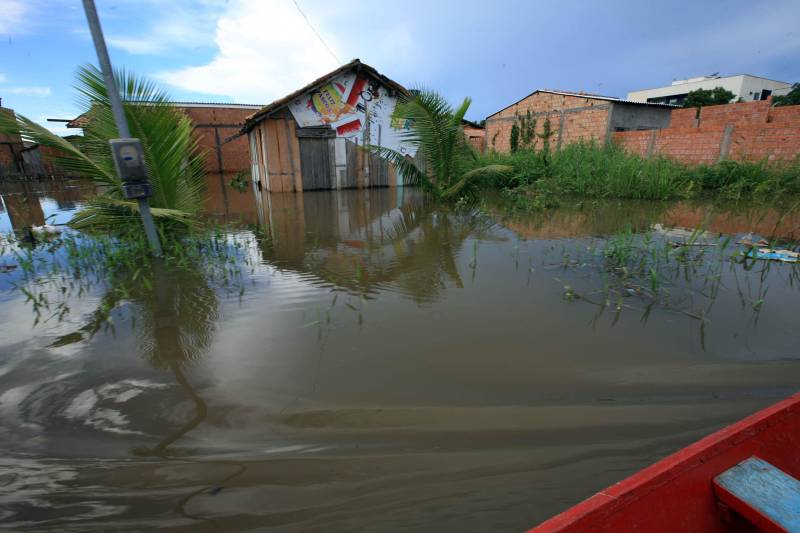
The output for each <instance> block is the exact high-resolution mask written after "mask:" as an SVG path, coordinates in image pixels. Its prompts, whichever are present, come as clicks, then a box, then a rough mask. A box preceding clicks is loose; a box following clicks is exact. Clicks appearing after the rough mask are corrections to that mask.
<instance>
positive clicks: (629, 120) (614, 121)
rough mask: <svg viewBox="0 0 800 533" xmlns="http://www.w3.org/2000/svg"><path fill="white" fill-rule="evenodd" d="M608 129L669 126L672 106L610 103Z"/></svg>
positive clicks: (621, 129)
mask: <svg viewBox="0 0 800 533" xmlns="http://www.w3.org/2000/svg"><path fill="white" fill-rule="evenodd" d="M611 105H612V106H613V107H612V111H611V119H610V122H609V129H610V131H627V130H643V129H647V130H651V129H658V128H666V127H667V126H669V121H670V116H671V115H672V108H669V107H657V106H643V105H636V104H626V103H620V102H615V103H613V104H611Z"/></svg>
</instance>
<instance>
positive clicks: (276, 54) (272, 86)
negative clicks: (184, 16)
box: [157, 0, 345, 103]
mask: <svg viewBox="0 0 800 533" xmlns="http://www.w3.org/2000/svg"><path fill="white" fill-rule="evenodd" d="M304 7H305V4H304ZM306 15H307V16H308V17H309V19H310V20H311V21H312V23H318V21H323V20H326V17H324V16H322V14H321V13H320V10H318V9H317V10H313V11H312V10H310V9H306ZM315 15H316V16H315ZM317 31H318V32H319V33H320V34H321V35H322V37H323V39H325V41H326V42H327V43H328V45H329V46H331V47H332V48H333V50H335V51H338V49H339V46H338V44H339V43H337V41H336V40H335V39H334V38H333V36H332V35H330V34H329V33H328V32H326V31H325V28H323V27H321V26H317ZM214 42H215V43H216V45H217V48H218V51H217V53H216V55H215V57H214V58H213V60H212V61H211V62H209V63H207V64H205V65H200V66H189V67H185V68H181V69H178V70H174V71H169V72H161V73H159V74H158V75H157V77H158V78H159V79H161V80H163V81H165V82H167V83H169V84H171V85H174V86H176V87H180V88H182V89H186V90H189V91H195V92H199V93H207V94H218V95H225V96H228V97H231V98H233V99H234V100H236V101H239V102H247V103H250V102H253V103H267V102H269V101H271V100H274V99H276V98H279V97H281V96H284V95H286V94H287V93H289V92H291V91H293V90H295V89H297V88H299V87H301V86H303V85H305V84H307V83H308V82H310V81H312V80H314V79H316V78H317V77H319V76H321V75H323V74H325V73H326V72H328V71H330V70H332V69H334V68H336V66H337V62H336V61H335V60H334V59H333V57H332V56H331V54H330V53H329V52H328V50H327V49H326V48H325V46H324V45H323V44H322V43H321V42H320V41H319V39H318V38H317V37H316V35H314V33H313V32H312V30H311V29H310V28H309V27H308V24H307V23H306V21H305V20H304V19H303V17H302V16H301V15H300V13H299V12H298V10H297V9H296V8H295V6H294V4H293V3H292V1H291V0H282V1H280V2H261V1H259V0H239V1H237V2H232V3H231V5H230V7H229V9H228V10H227V11H226V13H225V14H224V15H223V16H221V17H220V18H219V20H218V21H217V24H216V31H215V35H214ZM342 59H345V58H342Z"/></svg>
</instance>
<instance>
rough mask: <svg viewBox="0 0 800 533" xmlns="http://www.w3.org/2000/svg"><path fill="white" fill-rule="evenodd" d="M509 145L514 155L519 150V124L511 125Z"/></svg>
mask: <svg viewBox="0 0 800 533" xmlns="http://www.w3.org/2000/svg"><path fill="white" fill-rule="evenodd" d="M509 144H510V145H511V153H512V154H514V153H516V152H517V150H519V126H518V125H517V122H516V121H514V123H513V124H512V125H511V136H510V138H509Z"/></svg>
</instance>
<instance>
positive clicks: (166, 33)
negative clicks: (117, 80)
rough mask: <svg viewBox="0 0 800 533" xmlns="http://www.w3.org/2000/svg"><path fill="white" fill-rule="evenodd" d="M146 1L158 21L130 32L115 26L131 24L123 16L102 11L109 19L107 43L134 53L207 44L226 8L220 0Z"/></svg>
mask: <svg viewBox="0 0 800 533" xmlns="http://www.w3.org/2000/svg"><path fill="white" fill-rule="evenodd" d="M145 1H146V0H145ZM146 3H149V4H151V5H152V7H151V8H150V9H152V11H153V12H155V13H158V18H157V21H156V22H155V23H153V24H151V25H149V26H148V27H147V28H141V27H136V28H135V32H134V33H133V34H126V33H125V32H124V31H123V32H121V31H120V30H119V29H118V28H117V26H119V25H121V24H124V25H125V26H126V28H127V27H130V25H129V24H127V23H126V20H125V19H122V20H120V19H119V14H117V13H116V12H114V11H107V12H105V13H103V14H101V16H105V18H106V19H107V20H108V22H109V24H108V26H109V28H110V29H109V30H108V31H107V33H108V35H107V36H106V41H107V42H108V44H109V45H110V46H112V47H116V48H120V49H122V50H125V51H126V52H128V53H130V54H136V55H156V54H164V53H169V52H171V51H175V50H176V49H178V48H180V49H186V48H199V47H203V46H209V44H210V41H209V35H210V34H212V33H213V31H214V26H215V24H216V21H217V18H219V16H220V14H221V13H222V12H223V10H224V8H225V3H224V2H222V0H204V1H197V0H173V1H171V2H163V1H159V0H150V1H149V2H146ZM128 8H130V6H128ZM126 31H129V30H127V29H126Z"/></svg>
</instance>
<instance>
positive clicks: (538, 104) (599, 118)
mask: <svg viewBox="0 0 800 533" xmlns="http://www.w3.org/2000/svg"><path fill="white" fill-rule="evenodd" d="M610 107H611V104H610V103H609V102H608V101H607V100H598V99H595V98H592V97H590V96H580V95H562V94H552V93H545V92H537V93H534V94H532V95H530V96H528V97H526V98H523V99H522V100H520V101H519V102H517V103H516V104H513V105H512V106H510V107H507V108H506V109H503V110H502V111H499V112H497V113H495V114H494V115H492V116H491V117H489V118H488V119H486V146H487V149H488V150H495V151H497V152H500V153H508V152H510V151H511V127H512V126H513V124H514V119H515V117H517V116H520V117H524V116H526V114H527V113H528V111H530V113H531V115H532V116H533V117H534V118H535V119H536V133H538V134H541V133H542V132H543V129H544V123H545V120H546V119H548V118H549V119H550V131H551V136H550V145H551V146H553V147H555V146H558V145H559V144H569V143H572V142H577V141H589V140H597V141H600V142H603V141H605V139H606V134H607V131H608V112H609V109H610ZM562 111H564V112H563V113H562ZM562 115H563V117H564V123H563V127H561V117H562ZM559 131H561V133H562V138H561V139H560V142H559ZM536 146H537V147H539V148H541V146H542V140H541V139H540V140H539V141H538V144H537V145H536Z"/></svg>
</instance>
